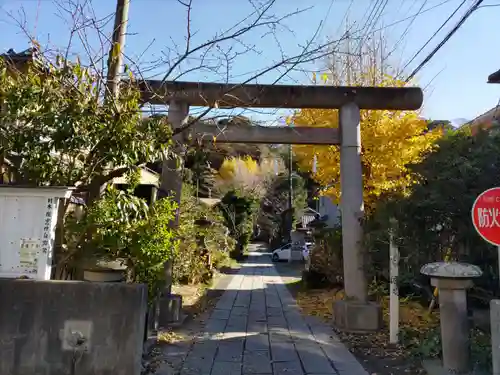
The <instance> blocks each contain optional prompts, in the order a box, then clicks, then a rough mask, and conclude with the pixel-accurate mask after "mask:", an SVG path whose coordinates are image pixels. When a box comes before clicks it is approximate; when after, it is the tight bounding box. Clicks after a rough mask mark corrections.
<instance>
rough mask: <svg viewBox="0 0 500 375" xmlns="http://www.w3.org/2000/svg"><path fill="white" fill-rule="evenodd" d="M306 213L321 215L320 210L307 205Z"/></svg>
mask: <svg viewBox="0 0 500 375" xmlns="http://www.w3.org/2000/svg"><path fill="white" fill-rule="evenodd" d="M304 214H314V215H319V212H318V211H316V210H314V209H312V208H311V207H307V208H305V209H304Z"/></svg>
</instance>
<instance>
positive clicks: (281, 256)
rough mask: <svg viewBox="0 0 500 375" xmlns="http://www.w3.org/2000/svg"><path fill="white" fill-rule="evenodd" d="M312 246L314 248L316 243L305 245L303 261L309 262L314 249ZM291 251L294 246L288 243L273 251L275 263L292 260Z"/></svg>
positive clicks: (272, 257)
mask: <svg viewBox="0 0 500 375" xmlns="http://www.w3.org/2000/svg"><path fill="white" fill-rule="evenodd" d="M312 246H314V243H312V242H306V243H305V245H304V248H303V249H302V259H304V260H307V258H308V257H309V251H310V249H311V248H312ZM291 251H292V244H291V243H288V244H286V245H283V246H281V247H278V248H277V249H275V250H273V251H272V256H271V259H272V260H273V262H279V261H281V260H288V259H290V255H291Z"/></svg>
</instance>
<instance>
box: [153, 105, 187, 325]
mask: <svg viewBox="0 0 500 375" xmlns="http://www.w3.org/2000/svg"><path fill="white" fill-rule="evenodd" d="M188 115H189V106H188V105H187V104H186V103H183V102H178V101H174V100H172V101H171V102H170V103H169V106H168V121H169V123H170V124H171V126H172V129H173V130H175V129H178V128H180V127H181V126H182V125H183V123H184V121H185V120H186V118H187V117H188ZM180 138H181V137H179V136H177V137H175V138H174V141H176V142H180ZM175 150H176V151H177V154H178V156H180V160H178V159H164V160H163V164H162V171H161V178H160V189H159V192H158V195H159V198H165V197H167V196H172V197H173V198H174V201H175V202H177V204H180V199H181V190H182V169H183V164H184V163H183V157H184V145H182V144H181V143H178V144H176V145H175ZM178 225H179V208H178V209H177V213H176V215H175V219H174V220H173V221H172V223H171V227H172V228H177V226H178ZM164 269H165V278H166V286H165V291H164V293H163V296H162V298H161V300H160V302H159V304H160V312H159V315H160V316H159V321H160V325H163V326H164V325H165V324H167V323H169V322H172V320H173V319H172V317H173V316H179V313H178V312H173V311H172V309H173V306H174V305H175V306H178V305H179V304H177V303H176V304H174V303H173V300H174V299H175V300H177V299H178V298H179V297H178V296H172V262H170V261H169V262H165V265H164Z"/></svg>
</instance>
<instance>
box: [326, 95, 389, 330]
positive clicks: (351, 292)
mask: <svg viewBox="0 0 500 375" xmlns="http://www.w3.org/2000/svg"><path fill="white" fill-rule="evenodd" d="M339 120H340V135H341V145H340V183H341V186H342V196H341V198H340V205H341V217H342V248H343V249H342V252H343V257H344V289H345V293H346V296H347V299H346V300H344V301H336V302H335V303H334V305H333V316H334V324H335V326H336V327H337V328H338V329H341V330H344V331H349V332H367V331H376V330H378V329H380V327H381V325H382V310H381V308H380V306H379V305H377V304H376V303H372V302H368V296H367V294H368V293H367V286H366V276H365V270H364V261H363V258H364V251H363V242H362V241H363V228H362V223H361V220H362V219H363V214H364V207H363V174H362V169H361V129H360V123H359V121H360V115H359V107H358V106H357V105H356V104H355V103H348V104H345V105H344V106H342V107H341V108H340V111H339Z"/></svg>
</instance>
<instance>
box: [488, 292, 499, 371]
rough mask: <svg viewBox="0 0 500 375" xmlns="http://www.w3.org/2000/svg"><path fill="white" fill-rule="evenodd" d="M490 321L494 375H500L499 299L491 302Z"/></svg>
mask: <svg viewBox="0 0 500 375" xmlns="http://www.w3.org/2000/svg"><path fill="white" fill-rule="evenodd" d="M490 319H491V356H492V359H493V375H500V300H498V299H493V300H491V302H490Z"/></svg>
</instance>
